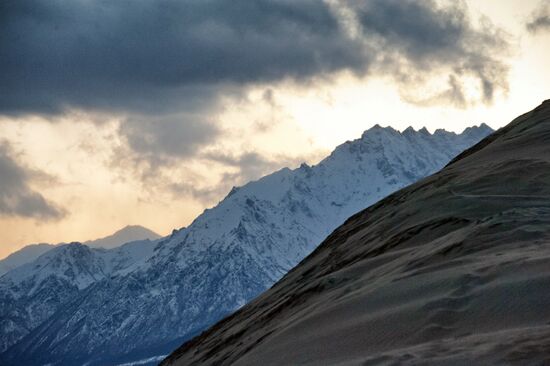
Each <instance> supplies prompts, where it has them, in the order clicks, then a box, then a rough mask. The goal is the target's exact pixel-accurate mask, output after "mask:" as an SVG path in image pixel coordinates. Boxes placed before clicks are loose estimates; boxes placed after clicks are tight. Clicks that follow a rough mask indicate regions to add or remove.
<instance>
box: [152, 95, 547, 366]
mask: <svg viewBox="0 0 550 366" xmlns="http://www.w3.org/2000/svg"><path fill="white" fill-rule="evenodd" d="M549 346H550V101H546V102H545V103H543V104H542V105H541V106H539V107H538V108H536V109H535V110H533V111H531V112H529V113H527V114H525V115H523V116H521V117H519V118H517V119H516V120H514V121H513V122H512V123H511V124H510V125H508V126H507V127H506V128H504V129H502V130H500V131H498V132H496V133H495V134H493V135H492V136H490V137H488V138H487V139H485V140H484V141H482V142H481V143H480V144H478V145H477V146H475V147H473V148H472V149H470V150H468V151H466V152H465V153H463V154H461V155H460V156H459V157H458V158H457V159H455V160H453V162H452V163H451V164H449V165H448V166H447V167H446V168H445V169H443V170H442V171H441V172H439V173H437V174H435V175H433V176H431V177H429V178H426V179H424V180H422V181H420V182H418V183H416V184H414V185H412V186H410V187H408V188H406V189H403V190H400V191H398V192H397V193H394V194H392V195H391V196H389V197H387V198H386V199H384V200H382V201H380V202H379V203H377V204H375V205H374V206H371V207H370V208H368V209H366V210H364V211H362V212H360V213H358V214H357V215H354V216H353V217H351V218H350V219H348V220H347V221H346V223H345V224H344V225H342V226H341V227H339V228H338V229H337V230H335V231H334V232H333V233H332V234H331V235H330V236H329V237H328V238H327V239H326V240H325V241H324V243H323V244H322V245H321V246H319V247H318V248H317V249H316V250H315V251H314V253H312V254H311V255H310V256H309V257H308V258H306V259H305V260H304V261H303V262H302V263H300V265H298V266H297V267H296V268H294V269H293V270H292V271H291V272H289V273H288V274H287V275H286V276H285V277H284V278H283V279H282V280H281V281H280V282H278V283H277V284H276V285H275V286H274V287H273V288H271V289H270V290H269V291H267V292H266V293H264V294H262V295H261V296H260V297H258V298H257V299H256V300H254V301H253V302H251V303H250V304H248V305H246V306H245V307H243V308H242V309H240V310H239V311H238V312H236V313H235V314H234V315H232V316H230V317H228V318H226V319H225V320H223V321H221V322H219V323H218V324H216V325H215V326H213V327H212V328H210V329H209V330H208V331H206V332H205V333H203V334H202V335H200V336H198V337H196V338H194V339H193V340H191V341H190V342H188V343H186V344H184V345H183V346H182V347H181V348H180V349H178V350H177V351H176V352H175V353H174V354H172V355H171V356H170V357H169V358H168V359H167V360H165V361H164V362H163V363H162V365H199V364H200V365H229V364H232V365H258V364H261V365H297V364H300V365H336V364H338V365H377V364H399V365H418V364H423V365H424V364H428V365H429V364H437V365H441V364H461V365H462V364H480V365H489V364H495V365H501V364H518V365H542V364H549V363H550V353H549V351H548V350H549V348H548V347H549Z"/></svg>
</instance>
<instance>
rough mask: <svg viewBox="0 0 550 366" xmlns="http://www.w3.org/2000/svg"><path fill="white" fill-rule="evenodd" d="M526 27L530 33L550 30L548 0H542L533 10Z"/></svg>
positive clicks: (549, 6) (549, 4)
mask: <svg viewBox="0 0 550 366" xmlns="http://www.w3.org/2000/svg"><path fill="white" fill-rule="evenodd" d="M526 27H527V30H528V31H529V32H531V33H537V32H539V31H549V30H550V3H548V1H542V2H541V3H540V5H539V6H538V7H537V8H536V9H535V10H534V11H533V13H532V14H531V17H530V18H529V21H528V22H527V25H526Z"/></svg>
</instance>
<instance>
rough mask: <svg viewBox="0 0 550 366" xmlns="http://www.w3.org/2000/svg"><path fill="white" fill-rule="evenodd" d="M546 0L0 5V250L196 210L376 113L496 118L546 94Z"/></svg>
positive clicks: (165, 221) (459, 126)
mask: <svg viewBox="0 0 550 366" xmlns="http://www.w3.org/2000/svg"><path fill="white" fill-rule="evenodd" d="M549 44H550V2H549V1H540V0H533V1H529V0H520V1H516V0H483V1H473V0H472V1H437V0H424V1H408V0H364V1H340V0H326V1H321V0H316V1H309V0H305V1H295V0H255V1H249V0H232V1H218V0H208V1H206V0H190V1H176V0H159V1H154V2H153V1H145V0H137V1H136V0H132V1H130V0H121V1H116V2H113V1H107V0H74V1H71V2H65V1H61V0H18V1H4V2H2V3H1V4H0V258H2V257H5V256H6V255H8V254H9V253H11V252H13V251H15V250H17V249H19V248H20V247H22V246H24V245H26V244H29V243H38V242H49V243H58V242H70V241H85V240H88V239H95V238H98V237H102V236H106V235H109V234H111V233H113V232H114V231H116V230H118V229H120V228H121V227H123V226H125V225H129V224H138V225H143V226H145V227H148V228H150V229H152V230H154V231H157V232H158V233H160V234H163V235H165V234H169V233H170V232H171V230H172V229H175V228H181V227H184V226H187V225H189V224H190V223H191V222H192V220H193V219H194V218H195V217H196V216H197V215H199V214H200V213H201V212H202V211H203V210H204V209H205V208H209V207H212V206H214V205H215V204H216V203H217V202H219V201H220V200H221V199H223V197H224V196H225V195H226V194H227V193H228V191H229V190H230V189H231V187H232V186H239V185H242V184H244V183H246V182H247V181H250V180H253V179H257V178H259V177H261V176H263V175H265V174H268V173H270V172H273V171H275V170H278V169H280V168H282V167H285V166H288V167H297V166H299V164H300V163H301V162H307V163H309V164H315V163H316V162H318V161H319V160H320V159H322V158H323V157H324V156H326V155H327V154H328V153H329V152H330V151H332V150H333V149H334V148H335V147H336V146H337V145H339V144H341V143H343V142H345V141H346V140H352V139H356V138H359V137H360V135H361V133H362V132H363V131H364V130H366V129H368V128H370V127H372V126H373V125H375V124H380V125H382V126H392V127H394V128H396V129H398V130H403V129H405V128H406V127H408V126H413V127H414V128H416V129H419V128H421V127H424V126H426V127H427V128H428V130H430V131H433V130H435V129H437V128H444V129H447V130H450V131H455V132H461V131H462V130H463V129H464V128H466V127H468V126H471V125H478V124H480V123H482V122H484V123H487V124H489V125H490V126H491V127H493V128H495V129H496V128H499V127H502V126H504V125H506V124H507V123H508V122H510V121H511V120H512V119H513V118H515V117H516V116H518V115H520V114H522V113H524V112H527V111H528V110H530V109H532V108H534V107H536V106H537V105H538V104H540V103H541V102H542V101H543V100H545V99H548V98H550V69H549V68H548V67H547V65H550V47H548V45H549Z"/></svg>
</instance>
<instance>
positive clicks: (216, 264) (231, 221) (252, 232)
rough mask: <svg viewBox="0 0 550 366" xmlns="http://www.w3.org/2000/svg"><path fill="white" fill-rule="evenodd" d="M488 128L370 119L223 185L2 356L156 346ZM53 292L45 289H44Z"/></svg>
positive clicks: (131, 352) (268, 280) (70, 360)
mask: <svg viewBox="0 0 550 366" xmlns="http://www.w3.org/2000/svg"><path fill="white" fill-rule="evenodd" d="M490 132H491V130H490V128H488V127H487V126H486V125H482V126H481V127H474V128H469V129H467V130H466V131H465V132H464V133H463V134H461V135H456V134H454V133H449V132H445V131H443V130H438V131H436V132H435V133H434V134H430V133H429V132H428V131H427V130H425V129H422V130H420V131H414V130H413V129H412V128H410V129H407V130H405V131H404V132H403V133H400V132H398V131H395V130H393V129H391V128H381V127H380V126H375V127H373V128H372V129H370V130H368V131H366V132H365V133H364V134H363V136H362V137H361V139H358V140H355V141H351V142H347V143H344V144H342V145H340V146H339V147H337V148H336V150H335V151H334V152H333V153H332V154H331V155H330V156H329V157H327V158H326V159H324V160H323V161H322V162H321V163H319V164H318V165H316V166H313V167H310V166H308V165H306V164H303V165H302V166H301V167H300V168H298V169H295V170H290V169H283V170H280V171H278V172H276V173H273V174H271V175H269V176H266V177H264V178H262V179H260V180H258V181H256V182H252V183H249V184H247V185H245V186H243V187H240V188H235V189H233V190H232V191H231V192H230V194H229V195H228V196H227V197H226V198H225V199H224V200H223V201H222V202H220V203H219V204H218V205H217V206H216V207H215V208H213V209H211V210H206V211H205V212H204V213H203V214H202V215H200V216H199V217H198V218H197V219H196V220H195V221H194V222H193V223H192V224H191V225H190V226H189V227H188V228H185V229H183V230H180V231H176V232H174V233H173V234H172V235H171V236H169V237H167V238H164V239H162V240H160V242H159V244H158V245H157V247H156V248H155V251H154V254H153V255H152V256H151V258H150V259H149V260H148V261H147V262H145V263H143V264H142V265H140V266H139V267H137V268H135V269H134V270H133V271H131V272H129V273H127V274H124V275H117V276H114V277H112V276H111V277H109V278H107V277H106V278H103V279H101V280H98V281H93V283H91V284H90V285H89V286H87V287H86V288H85V289H83V290H80V291H79V292H75V293H74V294H71V295H70V296H68V297H70V299H71V301H68V302H64V304H63V306H62V307H60V308H59V310H58V311H56V312H54V313H53V314H51V315H50V316H49V317H47V319H45V320H44V321H43V322H42V323H41V324H40V325H38V326H36V327H34V328H33V329H32V330H31V331H30V332H29V333H28V334H27V335H25V337H23V338H21V339H20V340H19V341H18V342H16V343H15V344H13V345H12V346H11V347H10V348H9V349H8V350H7V351H6V352H5V353H4V354H3V355H1V356H0V357H1V358H0V361H1V362H2V363H3V364H7V365H9V364H21V363H24V364H27V365H35V364H43V363H53V364H56V365H57V364H66V365H70V364H79V363H89V364H92V365H93V364H110V363H111V364H112V363H116V362H123V361H128V360H135V359H139V358H148V357H151V356H158V355H162V354H166V352H169V351H170V350H172V349H174V348H175V347H176V346H177V344H179V343H181V342H182V341H183V340H185V339H187V338H190V337H192V336H193V335H195V334H197V333H198V332H200V331H202V330H203V329H204V328H205V327H207V326H209V325H211V324H213V323H214V322H215V321H217V320H219V319H220V318H222V317H223V316H225V315H227V314H229V313H231V312H233V311H235V310H236V309H238V308H239V307H241V306H242V305H244V304H245V303H247V302H248V301H249V300H251V299H252V298H254V297H255V296H257V295H258V294H260V293H261V292H262V291H264V290H265V289H267V288H269V287H270V286H271V285H272V284H273V283H274V282H275V281H277V280H278V279H279V278H281V276H283V275H284V274H285V273H286V272H287V271H288V270H289V269H290V268H292V267H293V266H294V265H296V264H297V263H298V262H299V261H300V260H301V259H302V258H304V257H305V256H306V255H307V254H309V253H310V252H311V251H312V250H313V249H314V248H315V247H316V246H317V245H318V244H319V243H320V242H321V241H322V239H324V238H325V237H326V235H328V234H329V233H330V232H331V231H332V230H333V229H334V228H335V227H337V226H338V225H339V224H341V223H342V222H343V221H344V220H345V219H346V218H347V217H348V216H350V215H351V214H353V213H355V212H357V211H358V210H360V209H362V208H363V207H365V206H367V205H369V204H372V203H374V202H376V201H377V200H379V199H381V198H383V197H385V196H386V195H388V194H390V193H392V192H394V191H395V190H397V189H399V188H402V187H404V186H407V185H409V184H411V183H413V182H415V181H417V180H418V179H420V178H422V177H425V176H427V175H429V174H431V173H433V172H434V171H437V170H438V169H440V168H441V167H443V166H444V165H445V164H446V163H447V162H448V161H449V160H450V159H451V158H452V157H454V156H455V155H456V154H458V153H459V152H460V151H462V150H463V149H465V148H467V147H469V146H471V145H473V144H474V143H476V142H477V141H479V140H480V139H482V138H483V137H485V136H486V135H488V134H489V133H490ZM54 292H55V291H54Z"/></svg>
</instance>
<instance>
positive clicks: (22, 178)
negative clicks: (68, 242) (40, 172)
mask: <svg viewBox="0 0 550 366" xmlns="http://www.w3.org/2000/svg"><path fill="white" fill-rule="evenodd" d="M34 174H36V173H35V172H33V171H30V170H29V169H27V168H25V167H23V166H21V165H20V164H18V162H17V161H16V159H15V157H14V155H13V153H12V151H11V149H10V146H9V145H8V144H7V143H6V142H2V143H0V215H2V216H20V217H32V218H37V219H60V218H62V217H63V216H64V211H63V210H60V209H59V208H56V207H55V206H54V205H53V204H51V203H49V202H48V201H46V199H45V198H44V197H42V195H40V194H39V193H37V192H34V191H33V190H32V189H31V188H30V187H29V180H31V179H32V176H33V175H34Z"/></svg>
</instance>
